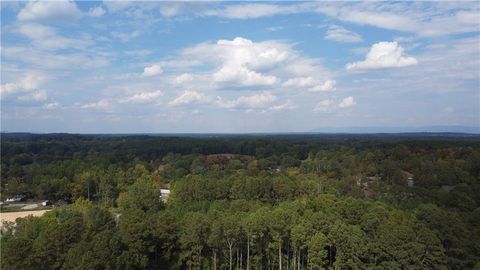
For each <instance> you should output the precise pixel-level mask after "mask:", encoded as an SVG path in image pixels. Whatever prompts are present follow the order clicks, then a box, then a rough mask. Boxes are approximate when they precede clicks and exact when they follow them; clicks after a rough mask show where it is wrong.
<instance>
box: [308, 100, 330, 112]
mask: <svg viewBox="0 0 480 270" xmlns="http://www.w3.org/2000/svg"><path fill="white" fill-rule="evenodd" d="M334 103H335V102H334V101H333V100H331V99H325V100H321V101H320V102H318V103H317V105H316V106H315V108H313V111H314V112H327V111H329V110H331V109H332V108H333V104H334Z"/></svg>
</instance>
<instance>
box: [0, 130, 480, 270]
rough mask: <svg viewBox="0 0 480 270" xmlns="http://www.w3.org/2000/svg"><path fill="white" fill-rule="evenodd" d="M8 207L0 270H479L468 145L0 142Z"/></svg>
mask: <svg viewBox="0 0 480 270" xmlns="http://www.w3.org/2000/svg"><path fill="white" fill-rule="evenodd" d="M161 188H163V189H169V190H170V191H171V193H170V196H169V197H168V198H167V199H165V197H161V192H160V189H161ZM15 195H25V196H26V197H28V198H33V199H39V200H40V199H48V200H52V201H65V202H68V204H67V205H64V206H61V207H56V208H54V209H53V210H51V211H49V212H47V213H46V214H44V215H43V216H41V217H27V218H23V219H17V221H16V224H5V225H4V230H3V232H2V235H1V236H0V241H1V242H0V244H1V269H213V270H217V269H218V270H220V269H228V270H232V269H247V270H250V269H279V270H300V269H389V270H390V269H480V137H479V136H474V135H472V136H465V135H463V136H462V135H456V134H444V135H441V134H436V135H435V134H397V135H341V134H340V135H315V134H303V135H302V134H296V135H295V134H292V135H277V136H274V135H249V136H247V135H243V136H241V135H215V136H214V135H204V136H202V135H198V136H177V137H175V136H173V135H172V136H153V135H152V136H147V135H145V136H139V135H138V136H137V135H136V136H127V135H117V136H108V135H69V134H50V135H34V134H2V140H1V196H2V200H5V198H8V197H11V196H15Z"/></svg>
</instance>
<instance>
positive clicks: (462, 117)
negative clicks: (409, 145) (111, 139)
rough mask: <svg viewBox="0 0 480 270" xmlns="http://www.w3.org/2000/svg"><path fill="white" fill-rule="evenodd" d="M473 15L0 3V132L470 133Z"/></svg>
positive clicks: (335, 7) (474, 81) (461, 5)
mask: <svg viewBox="0 0 480 270" xmlns="http://www.w3.org/2000/svg"><path fill="white" fill-rule="evenodd" d="M479 14H480V4H479V3H478V2H466V1H464V2H324V3H321V2H126V1H123V2H92V1H88V2H87V1H79V2H72V1H56V2H45V1H33V2H5V1H3V2H1V22H2V26H1V130H2V131H28V132H74V133H143V132H151V133H157V132H164V133H171V132H225V133H227V132H305V131H312V130H315V129H320V128H325V127H349V126H356V127H371V126H385V127H395V126H396V127H398V126H401V127H406V126H410V127H418V126H432V125H460V126H477V127H478V126H479V122H480V111H479V110H480V85H479V83H480V36H479V32H480V15H479Z"/></svg>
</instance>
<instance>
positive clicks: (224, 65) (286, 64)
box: [169, 37, 328, 90]
mask: <svg viewBox="0 0 480 270" xmlns="http://www.w3.org/2000/svg"><path fill="white" fill-rule="evenodd" d="M186 60H188V61H189V63H191V64H192V65H196V66H200V65H204V66H212V67H213V68H212V69H211V70H207V72H202V73H195V74H192V75H196V76H195V78H196V79H197V80H202V79H203V81H206V80H208V81H209V82H210V83H211V84H213V85H214V86H216V87H217V88H230V89H232V88H238V87H244V88H245V87H248V88H249V89H251V90H255V89H262V88H265V87H273V86H281V85H282V81H284V80H285V79H286V78H295V77H298V76H305V77H309V76H310V77H312V78H313V79H315V80H316V81H318V82H321V81H325V79H326V78H325V77H327V76H328V72H327V71H326V70H325V69H324V68H323V67H322V66H321V65H320V62H319V61H317V60H316V59H312V58H307V57H304V56H302V55H300V54H299V53H298V52H296V51H295V50H293V49H292V48H291V45H290V44H288V43H284V42H279V41H261V42H254V41H252V40H249V39H246V38H242V37H236V38H235V39H233V40H218V41H217V42H216V43H201V44H198V45H196V46H194V47H191V48H187V49H185V50H183V51H182V52H181V54H180V57H179V59H178V60H177V62H179V63H182V62H185V61H186ZM169 65H172V63H169ZM263 90H265V89H263Z"/></svg>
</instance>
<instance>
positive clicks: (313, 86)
mask: <svg viewBox="0 0 480 270" xmlns="http://www.w3.org/2000/svg"><path fill="white" fill-rule="evenodd" d="M335 84H336V82H335V81H334V80H326V81H325V82H323V83H320V82H318V81H317V80H316V79H315V78H313V77H310V76H309V77H296V78H291V79H288V80H287V81H286V82H284V83H283V84H282V85H283V86H284V87H287V88H304V89H308V90H309V91H312V92H323V91H330V90H334V89H335Z"/></svg>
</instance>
